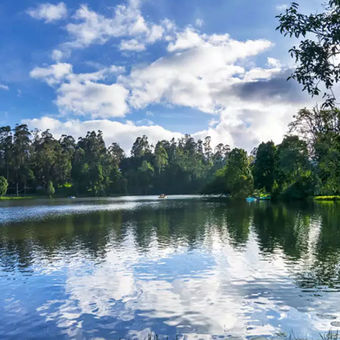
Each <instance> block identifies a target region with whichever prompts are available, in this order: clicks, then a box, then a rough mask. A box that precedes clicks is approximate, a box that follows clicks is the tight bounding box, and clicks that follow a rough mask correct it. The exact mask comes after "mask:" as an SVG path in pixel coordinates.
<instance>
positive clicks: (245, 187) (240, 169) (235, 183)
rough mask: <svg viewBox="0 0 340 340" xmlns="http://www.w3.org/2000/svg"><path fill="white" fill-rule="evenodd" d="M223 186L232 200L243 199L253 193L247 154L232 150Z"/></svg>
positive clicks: (239, 150)
mask: <svg viewBox="0 0 340 340" xmlns="http://www.w3.org/2000/svg"><path fill="white" fill-rule="evenodd" d="M225 186H226V192H228V193H229V194H230V195H231V196H232V197H233V198H245V197H247V196H248V195H250V194H251V193H252V192H253V189H254V181H253V176H252V174H251V171H250V167H249V162H248V156H247V152H246V151H245V150H243V149H237V148H235V149H233V150H232V151H231V152H230V154H229V158H228V161H227V165H226V169H225Z"/></svg>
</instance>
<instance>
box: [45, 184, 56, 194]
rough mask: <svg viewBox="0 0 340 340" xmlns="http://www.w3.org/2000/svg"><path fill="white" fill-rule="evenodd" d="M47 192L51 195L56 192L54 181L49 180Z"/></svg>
mask: <svg viewBox="0 0 340 340" xmlns="http://www.w3.org/2000/svg"><path fill="white" fill-rule="evenodd" d="M46 193H47V195H48V196H49V197H52V196H53V195H54V194H55V189H54V186H53V182H52V181H48V183H47V189H46Z"/></svg>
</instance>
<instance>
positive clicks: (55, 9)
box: [27, 2, 67, 23]
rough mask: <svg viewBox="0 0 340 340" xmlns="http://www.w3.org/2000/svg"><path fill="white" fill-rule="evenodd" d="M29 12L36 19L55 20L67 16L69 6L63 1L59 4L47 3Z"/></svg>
mask: <svg viewBox="0 0 340 340" xmlns="http://www.w3.org/2000/svg"><path fill="white" fill-rule="evenodd" d="M27 13H28V14H29V15H30V16H31V17H32V18H35V19H39V20H45V22H48V23H50V22H53V21H57V20H61V19H64V18H66V17H67V8H66V5H65V4H64V3H63V2H60V3H58V4H57V5H54V4H50V3H45V4H41V5H39V6H38V7H37V8H34V9H29V10H28V11H27Z"/></svg>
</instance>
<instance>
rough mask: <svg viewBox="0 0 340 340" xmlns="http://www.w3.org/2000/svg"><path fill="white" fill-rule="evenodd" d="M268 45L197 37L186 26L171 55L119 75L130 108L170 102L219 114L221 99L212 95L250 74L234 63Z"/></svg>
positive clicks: (226, 38)
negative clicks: (127, 92) (127, 74)
mask: <svg viewBox="0 0 340 340" xmlns="http://www.w3.org/2000/svg"><path fill="white" fill-rule="evenodd" d="M270 46H271V43H270V42H269V41H267V40H255V41H253V40H248V41H245V42H241V41H237V40H233V39H231V38H230V37H229V35H227V34H225V35H210V36H209V35H200V34H199V33H198V32H196V31H195V30H193V29H191V28H187V29H186V30H185V31H184V32H181V33H178V34H177V38H176V40H175V41H174V42H170V43H169V46H168V50H169V51H170V52H175V53H173V54H170V55H168V56H166V57H163V58H160V59H158V60H156V61H155V62H153V63H152V64H150V65H148V66H146V67H137V68H135V69H133V70H132V71H131V73H130V75H129V76H123V75H122V76H120V77H119V78H118V79H119V82H121V83H122V84H124V85H125V86H126V87H129V88H130V90H131V97H130V99H129V103H130V105H131V106H133V107H135V108H144V107H146V106H147V105H149V104H151V103H152V104H154V103H169V104H175V105H182V106H187V107H192V108H196V109H199V110H201V111H203V112H207V113H218V112H220V111H221V104H224V103H223V102H221V100H220V99H219V98H217V94H219V93H220V92H221V90H222V89H225V87H226V84H229V85H231V84H233V83H235V82H240V81H241V79H240V77H244V76H247V74H248V75H249V73H247V72H246V69H245V68H244V67H243V66H240V65H239V64H238V63H239V62H240V61H242V60H245V59H246V58H248V57H251V56H254V55H257V54H258V53H260V52H262V51H264V50H266V49H267V48H269V47H270ZM262 72H263V73H264V72H265V71H262Z"/></svg>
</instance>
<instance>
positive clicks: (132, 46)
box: [119, 39, 145, 52]
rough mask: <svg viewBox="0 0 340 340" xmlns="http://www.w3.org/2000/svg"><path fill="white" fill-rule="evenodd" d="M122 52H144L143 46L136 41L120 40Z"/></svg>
mask: <svg viewBox="0 0 340 340" xmlns="http://www.w3.org/2000/svg"><path fill="white" fill-rule="evenodd" d="M119 48H120V50H122V51H136V52H139V51H144V50H145V45H144V44H142V43H140V42H139V41H138V40H136V39H130V40H122V41H121V43H120V46H119Z"/></svg>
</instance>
